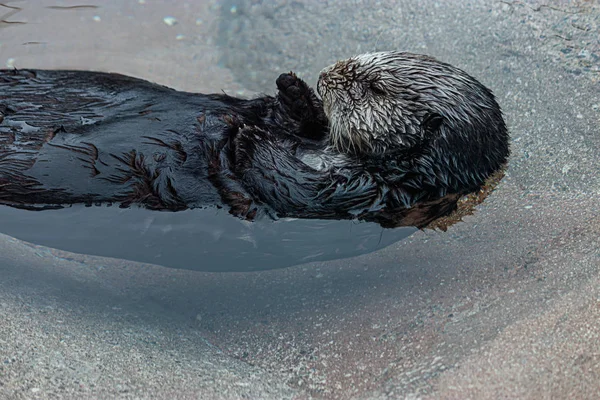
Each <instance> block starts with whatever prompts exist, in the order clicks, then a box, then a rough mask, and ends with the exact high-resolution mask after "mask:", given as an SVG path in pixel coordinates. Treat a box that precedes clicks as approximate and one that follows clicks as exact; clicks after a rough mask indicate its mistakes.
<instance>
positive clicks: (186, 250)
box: [0, 206, 415, 272]
mask: <svg viewBox="0 0 600 400" xmlns="http://www.w3.org/2000/svg"><path fill="white" fill-rule="evenodd" d="M0 221H2V227H1V228H0V231H1V232H2V233H5V234H7V235H10V236H13V237H16V238H18V239H22V240H25V241H28V242H31V243H34V244H40V245H43V246H48V247H53V248H57V249H61V250H66V251H71V252H76V253H82V254H91V255H98V256H106V257H114V258H123V259H126V260H132V261H139V262H146V263H153V264H159V265H163V266H166V267H172V268H183V269H192V270H198V271H239V272H244V271H254V270H264V269H273V268H282V267H287V266H291V265H296V264H302V263H306V262H311V261H325V260H331V259H338V258H345V257H351V256H356V255H359V254H364V253H369V252H372V251H375V250H377V249H380V248H383V247H386V246H388V245H390V244H392V243H394V242H396V241H398V240H400V239H403V238H405V237H407V236H408V235H410V234H412V233H413V232H414V231H415V229H414V228H401V229H393V230H389V229H386V230H384V229H382V228H381V227H380V226H379V225H377V224H373V223H355V222H350V221H319V220H280V221H277V222H271V221H267V222H260V223H251V222H245V221H242V220H240V219H237V218H233V217H231V216H230V215H229V214H228V213H227V212H224V211H219V210H215V209H205V210H200V209H196V210H186V211H181V212H174V213H173V212H157V211H148V210H145V209H141V208H130V209H121V208H118V207H84V206H72V207H69V208H64V209H60V210H46V211H38V212H35V211H27V210H19V209H14V208H12V207H6V206H0Z"/></svg>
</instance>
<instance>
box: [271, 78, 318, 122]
mask: <svg viewBox="0 0 600 400" xmlns="http://www.w3.org/2000/svg"><path fill="white" fill-rule="evenodd" d="M276 84H277V89H278V90H279V100H280V101H281V102H282V103H283V104H284V105H285V106H287V107H288V108H289V109H290V111H291V112H292V114H293V115H294V116H297V117H300V118H305V117H306V116H307V115H310V108H311V103H310V102H311V100H310V95H311V92H310V88H309V87H308V85H307V84H306V83H305V82H304V81H303V80H302V79H300V78H298V77H297V76H296V74H294V73H293V72H290V73H289V74H281V75H279V78H277V81H276Z"/></svg>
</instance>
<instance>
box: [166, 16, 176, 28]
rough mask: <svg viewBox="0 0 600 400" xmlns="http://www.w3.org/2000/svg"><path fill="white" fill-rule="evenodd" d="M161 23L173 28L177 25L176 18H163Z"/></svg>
mask: <svg viewBox="0 0 600 400" xmlns="http://www.w3.org/2000/svg"><path fill="white" fill-rule="evenodd" d="M163 21H164V23H165V24H167V25H169V26H173V25H175V24H176V23H177V18H175V17H164V18H163Z"/></svg>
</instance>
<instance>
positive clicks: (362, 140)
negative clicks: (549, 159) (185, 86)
mask: <svg viewBox="0 0 600 400" xmlns="http://www.w3.org/2000/svg"><path fill="white" fill-rule="evenodd" d="M276 83H277V87H278V93H277V95H276V96H274V97H272V96H262V97H259V98H255V99H251V100H245V99H238V98H234V97H231V96H228V95H225V94H213V95H204V94H196V93H186V92H179V91H175V90H172V89H169V88H166V87H163V86H159V85H156V84H152V83H149V82H146V81H143V80H140V79H135V78H131V77H127V76H122V75H117V74H108V73H99V72H84V71H46V70H28V71H19V70H2V71H0V204H4V205H9V206H13V207H18V208H25V209H33V210H41V209H55V208H60V207H64V206H66V205H71V204H77V203H82V204H87V205H93V204H104V203H109V204H118V205H119V206H120V207H129V206H132V205H139V206H142V207H145V208H148V209H151V210H169V211H181V210H186V209H192V208H204V207H209V206H218V207H226V208H228V209H229V210H230V212H231V213H232V214H234V215H236V216H239V217H242V218H244V219H248V220H254V219H256V218H258V217H259V216H260V215H266V216H270V217H273V218H281V217H293V218H314V219H359V220H365V221H374V222H377V223H379V224H381V225H382V226H385V227H393V226H400V225H412V226H417V227H423V226H426V225H427V224H429V223H430V222H431V221H433V220H435V219H436V218H438V217H440V216H443V215H446V214H448V213H450V212H451V211H452V210H454V208H455V207H456V202H457V200H458V199H459V198H460V197H461V196H463V195H464V194H467V193H471V192H474V191H477V190H478V189H479V188H480V187H481V186H482V185H483V183H484V181H485V180H486V179H487V178H488V177H489V176H490V175H491V174H493V173H494V172H495V171H498V170H499V169H500V168H501V167H502V166H503V165H504V163H505V162H506V160H507V157H508V153H509V150H508V133H507V130H506V126H505V124H504V121H503V118H502V115H501V111H500V108H499V106H498V104H497V103H496V101H495V99H494V96H493V95H492V93H491V92H490V91H489V90H488V89H487V88H485V87H484V86H483V85H482V84H480V83H479V82H478V81H477V80H475V79H474V78H472V77H471V76H469V75H467V74H466V73H465V72H463V71H461V70H460V69H458V68H455V67H453V66H451V65H449V64H446V63H442V62H439V61H436V60H435V59H433V58H431V57H427V56H422V55H415V54H410V53H402V52H385V53H371V54H364V55H360V56H356V57H352V58H350V59H348V60H345V61H340V62H338V63H336V64H335V65H333V66H331V67H329V68H326V69H325V70H323V72H322V73H321V75H320V78H319V82H318V85H317V88H318V92H319V94H320V96H321V98H322V100H321V99H319V98H318V97H317V96H316V94H315V93H314V91H313V90H312V89H311V88H309V87H308V85H306V83H305V82H303V81H302V80H301V79H299V78H298V77H296V76H295V75H294V74H293V73H289V74H282V75H281V76H280V77H279V78H278V79H277V82H276Z"/></svg>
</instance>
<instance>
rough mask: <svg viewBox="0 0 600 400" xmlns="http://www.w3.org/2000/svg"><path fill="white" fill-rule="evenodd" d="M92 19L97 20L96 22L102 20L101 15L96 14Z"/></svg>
mask: <svg viewBox="0 0 600 400" xmlns="http://www.w3.org/2000/svg"><path fill="white" fill-rule="evenodd" d="M92 19H93V20H94V21H96V22H100V16H99V15H94V17H93V18H92Z"/></svg>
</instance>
